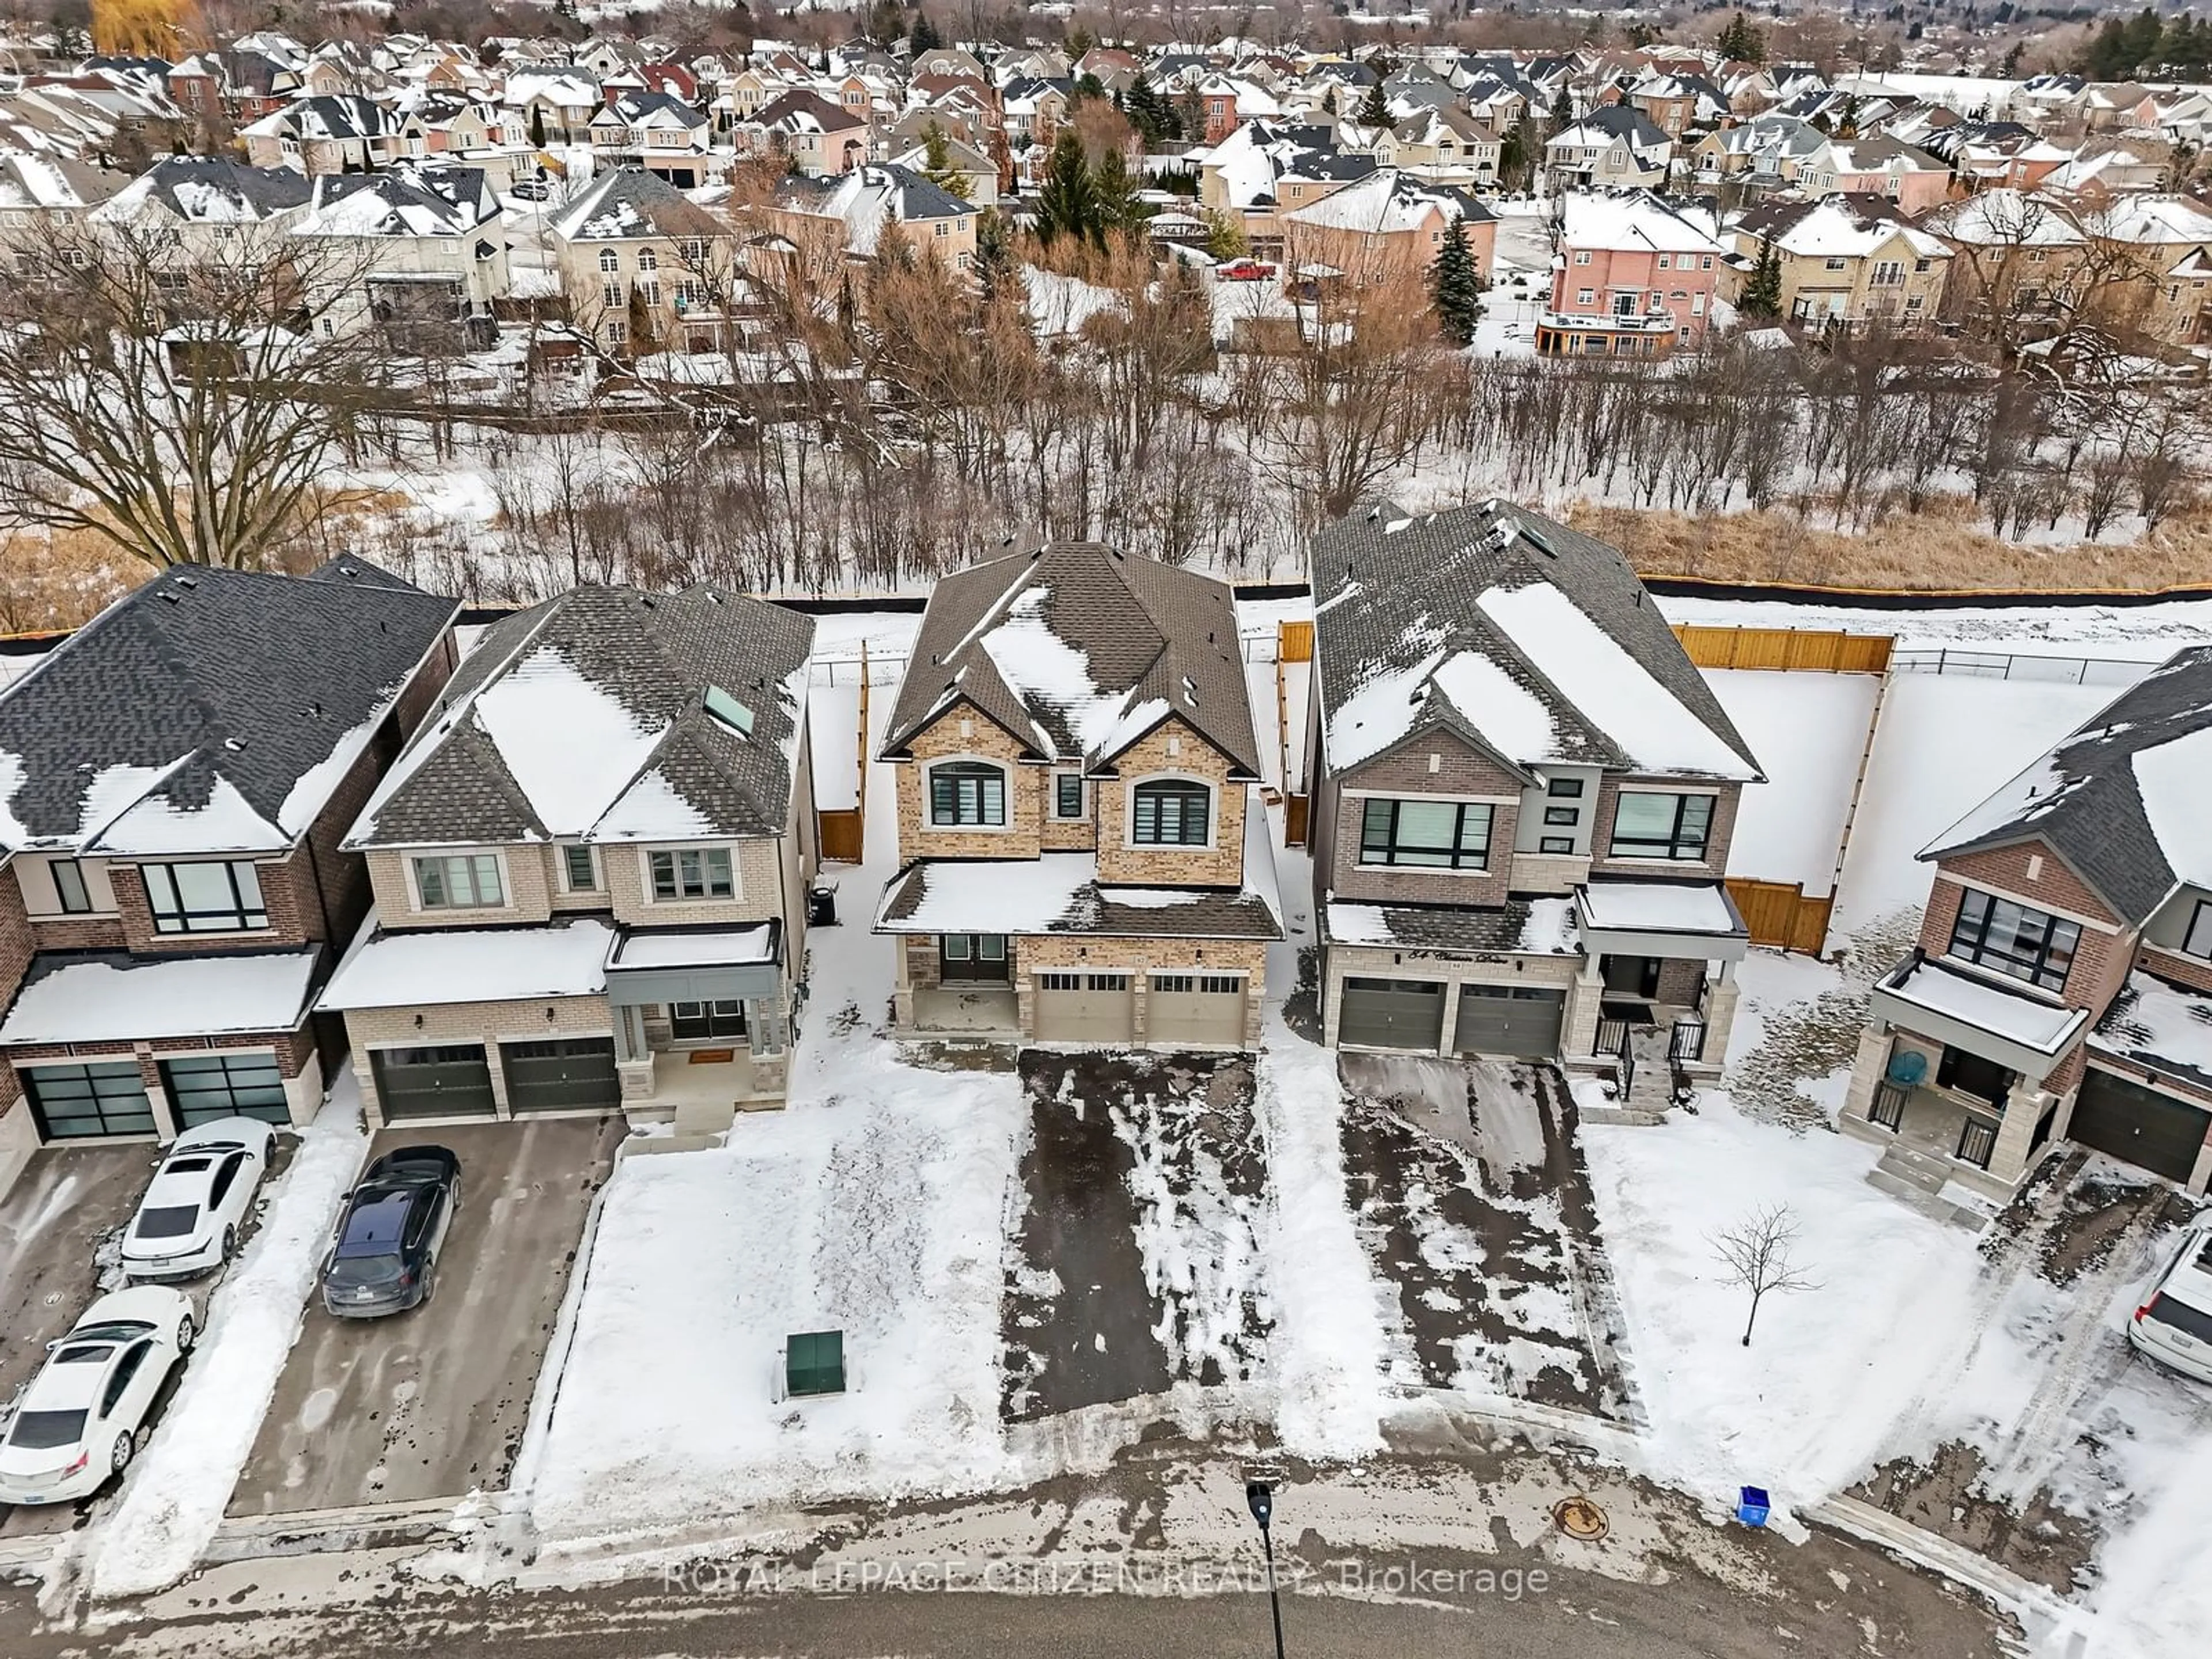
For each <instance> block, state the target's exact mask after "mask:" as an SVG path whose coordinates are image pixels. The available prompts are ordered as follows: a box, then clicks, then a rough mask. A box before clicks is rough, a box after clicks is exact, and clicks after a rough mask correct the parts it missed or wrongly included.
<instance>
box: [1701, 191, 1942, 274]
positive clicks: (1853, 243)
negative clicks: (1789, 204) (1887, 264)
mask: <svg viewBox="0 0 2212 1659" xmlns="http://www.w3.org/2000/svg"><path fill="white" fill-rule="evenodd" d="M1866 201H1867V198H1865V197H1843V196H1830V197H1823V198H1822V199H1821V200H1820V201H1818V202H1813V203H1809V204H1805V205H1804V207H1803V210H1802V211H1800V212H1795V213H1793V214H1791V215H1790V216H1789V218H1788V222H1787V224H1786V226H1785V227H1784V228H1783V229H1782V230H1781V231H1780V232H1779V234H1775V235H1774V236H1773V237H1772V240H1773V243H1774V246H1776V247H1777V248H1778V249H1780V250H1781V251H1782V252H1784V253H1792V254H1797V255H1801V256H1804V257H1808V258H1846V259H1848V258H1865V257H1867V256H1868V255H1869V254H1873V253H1878V252H1881V250H1883V249H1884V248H1887V247H1889V246H1892V245H1893V244H1894V243H1896V242H1898V241H1899V240H1902V241H1903V242H1904V243H1905V246H1907V247H1908V248H1910V249H1911V251H1912V252H1913V253H1914V255H1915V256H1917V257H1918V258H1923V259H1933V258H1948V256H1949V254H1950V252H1951V250H1950V249H1949V248H1948V247H1946V246H1944V245H1943V241H1942V238H1941V237H1937V236H1931V235H1929V234H1928V233H1927V232H1926V231H1924V230H1922V229H1921V228H1918V227H1917V226H1916V225H1912V224H1909V223H1907V222H1905V220H1904V219H1902V218H1901V217H1893V216H1888V215H1886V214H1881V213H1877V212H1869V211H1866V210H1864V204H1865V203H1866ZM1763 218H1764V216H1762V215H1761V214H1760V213H1759V212H1756V211H1754V212H1753V213H1752V214H1747V215H1746V216H1745V221H1744V222H1745V224H1746V225H1747V227H1748V226H1750V225H1752V224H1754V223H1760V222H1763Z"/></svg>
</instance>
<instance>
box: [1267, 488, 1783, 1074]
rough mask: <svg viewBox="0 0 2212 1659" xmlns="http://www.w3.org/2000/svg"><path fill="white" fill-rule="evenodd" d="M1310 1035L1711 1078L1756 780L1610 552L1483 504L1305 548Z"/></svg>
mask: <svg viewBox="0 0 2212 1659" xmlns="http://www.w3.org/2000/svg"><path fill="white" fill-rule="evenodd" d="M1311 565H1312V573H1313V588H1314V612H1315V615H1314V638H1315V685H1316V690H1315V695H1314V697H1313V699H1312V708H1313V720H1312V727H1313V729H1312V732H1311V734H1310V742H1311V745H1312V757H1311V760H1310V769H1309V776H1310V777H1311V778H1312V779H1313V780H1314V784H1313V790H1312V796H1311V804H1310V823H1311V826H1312V829H1311V833H1310V842H1311V845H1312V850H1313V865H1314V886H1315V901H1316V915H1317V916H1318V917H1319V919H1320V922H1321V930H1320V931H1321V939H1322V946H1323V951H1324V957H1323V962H1322V1023H1323V1026H1324V1034H1325V1037H1326V1040H1327V1041H1328V1042H1330V1043H1332V1044H1334V1045H1338V1046H1340V1047H1344V1048H1380V1049H1404V1050H1413V1051H1418V1052H1421V1053H1426V1054H1503V1055H1525V1056H1541V1057H1553V1056H1556V1057H1559V1058H1560V1059H1562V1060H1565V1061H1566V1062H1568V1063H1569V1064H1572V1065H1596V1064H1607V1063H1613V1062H1614V1061H1616V1060H1617V1059H1618V1057H1619V1055H1620V1050H1621V1048H1622V1046H1623V1044H1624V1043H1626V1044H1628V1045H1629V1046H1630V1047H1631V1048H1632V1051H1633V1052H1634V1054H1635V1057H1636V1059H1637V1060H1638V1064H1639V1067H1641V1066H1642V1062H1643V1061H1644V1060H1646V1059H1651V1060H1656V1061H1657V1062H1658V1063H1657V1064H1656V1065H1654V1066H1650V1067H1643V1068H1642V1069H1644V1070H1646V1071H1647V1072H1648V1073H1649V1074H1650V1075H1654V1076H1658V1077H1663V1076H1665V1075H1666V1073H1667V1071H1668V1065H1667V1062H1668V1061H1670V1060H1671V1061H1672V1062H1673V1063H1674V1064H1675V1065H1679V1066H1682V1067H1684V1068H1685V1069H1687V1070H1692V1071H1693V1072H1694V1071H1699V1070H1703V1071H1705V1072H1706V1073H1711V1072H1712V1071H1717V1068H1718V1066H1719V1064H1720V1062H1721V1060H1722V1058H1723V1055H1724V1054H1725V1053H1726V1050H1727V1042H1728V1032H1729V1025H1730V1024H1731V1022H1732V1020H1733V1018H1734V1013H1735V1000H1736V987H1735V977H1734V964H1735V963H1737V962H1739V961H1741V959H1742V957H1743V954H1744V950H1745V947H1746V945H1747V935H1746V933H1745V929H1744V927H1743V923H1742V921H1741V918H1740V917H1739V916H1738V915H1737V914H1736V911H1735V907H1734V905H1733V904H1732V903H1731V902H1730V901H1729V896H1728V892H1727V890H1726V888H1725V887H1724V886H1723V876H1724V875H1725V873H1726V871H1727V866H1728V852H1729V841H1730V838H1731V836H1732V835H1733V833H1734V830H1735V817H1736V807H1737V801H1738V797H1739V795H1740V794H1741V790H1742V787H1743V786H1744V785H1745V784H1746V783H1749V782H1757V781H1761V779H1760V775H1759V767H1758V763H1757V762H1756V761H1755V760H1754V759H1753V756H1752V754H1751V751H1750V750H1749V748H1748V747H1747V745H1746V744H1745V743H1744V740H1743V738H1742V737H1741V735H1740V734H1739V733H1738V732H1736V730H1735V726H1733V725H1732V724H1731V723H1730V722H1729V718H1728V715H1727V714H1725V713H1724V712H1723V709H1722V708H1721V706H1720V704H1719V702H1718V701H1717V699H1716V698H1715V697H1714V696H1713V693H1712V690H1711V687H1710V686H1708V685H1707V684H1705V679H1704V678H1703V676H1701V675H1700V674H1699V671H1698V670H1697V668H1696V666H1695V665H1693V664H1692V662H1691V661H1690V659H1689V658H1688V657H1687V656H1686V654H1685V653H1683V650H1682V647H1681V646H1680V643H1679V642H1678V641H1676V639H1675V637H1674V632H1673V630H1672V629H1670V628H1669V627H1668V623H1667V622H1666V619H1665V618H1664V617H1662V616H1660V614H1659V613H1658V611H1657V610H1656V608H1655V607H1654V606H1653V605H1652V604H1651V602H1650V597H1649V596H1648V595H1647V594H1646V593H1645V592H1644V586H1643V584H1642V583H1641V582H1640V581H1638V580H1637V577H1636V573H1635V572H1634V571H1633V570H1632V569H1631V568H1630V567H1629V564H1628V561H1627V560H1626V558H1624V557H1623V556H1621V555H1620V552H1619V551H1618V550H1615V549H1613V548H1611V547H1608V546H1607V545H1606V544H1604V543H1602V542H1599V541H1595V540H1593V539H1592V538H1589V537H1588V536H1584V535H1581V534H1579V533H1577V532H1574V531H1571V530H1569V529H1568V528H1566V527H1565V526H1564V525H1559V524H1554V523H1553V522H1552V521H1551V520H1548V519H1545V518H1542V517H1540V516H1539V515H1537V514H1535V513H1530V512H1528V511H1526V510H1524V509H1522V508H1521V507H1515V506H1512V505H1510V503H1507V502H1504V501H1484V502H1481V503H1480V504H1478V505H1475V506H1470V507H1455V508H1453V509H1451V510H1449V511H1448V512H1443V513H1427V514H1422V515H1419V516H1416V515H1414V514H1413V513H1407V512H1403V511H1401V510H1400V509H1399V508H1397V507H1393V506H1390V505H1389V504H1387V503H1376V504H1371V505H1368V506H1364V507H1359V508H1358V509H1356V510H1355V511H1354V512H1353V513H1352V514H1351V515H1350V516H1349V517H1347V518H1346V519H1344V520H1340V521H1339V522H1337V523H1336V524H1334V525H1331V526H1328V527H1327V528H1325V529H1323V530H1322V532H1319V533H1318V534H1317V535H1316V537H1315V538H1314V541H1313V544H1312V549H1311Z"/></svg>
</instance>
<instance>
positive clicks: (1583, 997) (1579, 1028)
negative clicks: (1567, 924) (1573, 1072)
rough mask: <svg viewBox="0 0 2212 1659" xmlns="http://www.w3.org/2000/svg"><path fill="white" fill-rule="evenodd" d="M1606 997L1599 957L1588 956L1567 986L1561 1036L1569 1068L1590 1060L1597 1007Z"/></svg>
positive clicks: (1594, 1039)
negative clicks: (1599, 970)
mask: <svg viewBox="0 0 2212 1659" xmlns="http://www.w3.org/2000/svg"><path fill="white" fill-rule="evenodd" d="M1604 996H1605V981H1604V979H1603V978H1602V977H1601V975H1599V973H1598V966H1597V958H1596V957H1590V956H1586V957H1583V961H1582V965H1581V966H1580V967H1579V968H1577V969H1576V970H1575V976H1574V978H1573V980H1572V981H1570V983H1569V984H1568V986H1567V1010H1566V1020H1565V1031H1564V1032H1563V1033H1562V1035H1561V1037H1560V1047H1561V1049H1562V1050H1563V1053H1562V1054H1561V1058H1563V1059H1564V1060H1566V1061H1567V1062H1568V1063H1569V1064H1570V1065H1574V1064H1577V1063H1581V1062H1583V1061H1587V1060H1589V1058H1590V1045H1591V1044H1592V1043H1594V1042H1596V1041H1597V1019H1598V1004H1599V1002H1600V1001H1601V1000H1603V998H1604Z"/></svg>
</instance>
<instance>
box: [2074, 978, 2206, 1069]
mask: <svg viewBox="0 0 2212 1659" xmlns="http://www.w3.org/2000/svg"><path fill="white" fill-rule="evenodd" d="M2089 1046H2090V1048H2093V1049H2095V1050H2097V1051H2098V1052H2099V1053H2100V1054H2111V1055H2112V1056H2114V1057H2115V1058H2116V1059H2119V1060H2125V1061H2127V1062H2128V1064H2129V1065H2130V1066H2141V1067H2144V1068H2147V1069H2148V1070H2151V1071H2156V1072H2164V1073H2168V1074H2169V1075H2172V1076H2178V1077H2183V1078H2186V1079H2189V1080H2190V1081H2191V1082H2192V1083H2196V1084H2197V1085H2200V1086H2202V1087H2205V1088H2212V995H2208V994H2205V993H2204V992H2203V991H2192V990H2191V989H2190V988H2189V987H2186V986H2182V985H2173V984H2170V983H2168V982H2167V981H2165V980H2162V979H2160V978H2158V977H2157V976H2156V975H2153V974H2147V973H2144V972H2143V971H2142V969H2136V971H2135V972H2134V973H2131V974H2130V975H2128V982H2127V984H2126V986H2125V987H2124V988H2123V989H2122V990H2121V992H2120V994H2119V995H2118V997H2116V998H2115V999H2113V1001H2112V1007H2111V1008H2110V1009H2108V1010H2107V1011H2106V1014H2105V1017H2104V1018H2102V1019H2100V1020H2099V1021H2098V1022H2097V1027H2096V1029H2095V1030H2093V1031H2091V1032H2090V1033H2089Z"/></svg>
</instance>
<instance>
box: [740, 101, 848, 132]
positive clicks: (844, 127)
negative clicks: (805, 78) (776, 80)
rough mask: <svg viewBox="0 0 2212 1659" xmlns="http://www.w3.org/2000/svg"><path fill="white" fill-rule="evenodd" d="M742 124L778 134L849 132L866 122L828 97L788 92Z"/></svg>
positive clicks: (765, 105)
mask: <svg viewBox="0 0 2212 1659" xmlns="http://www.w3.org/2000/svg"><path fill="white" fill-rule="evenodd" d="M745 125H748V126H757V127H765V128H769V129H770V130H772V131H778V132H849V131H852V130H853V129H854V128H855V127H863V126H866V125H867V123H866V121H864V120H862V119H861V118H860V117H859V116H857V115H854V114H852V113H851V112H848V110H847V109H846V108H845V107H844V106H843V105H842V104H833V103H831V102H830V101H829V100H828V99H827V98H822V97H817V95H816V94H813V93H811V92H787V93H785V94H783V95H782V96H781V97H780V98H776V99H774V100H771V101H769V103H766V104H763V105H762V106H761V107H760V109H759V110H758V111H757V112H755V113H754V115H753V117H752V118H751V120H750V121H749V122H747V123H746V124H745Z"/></svg>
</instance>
